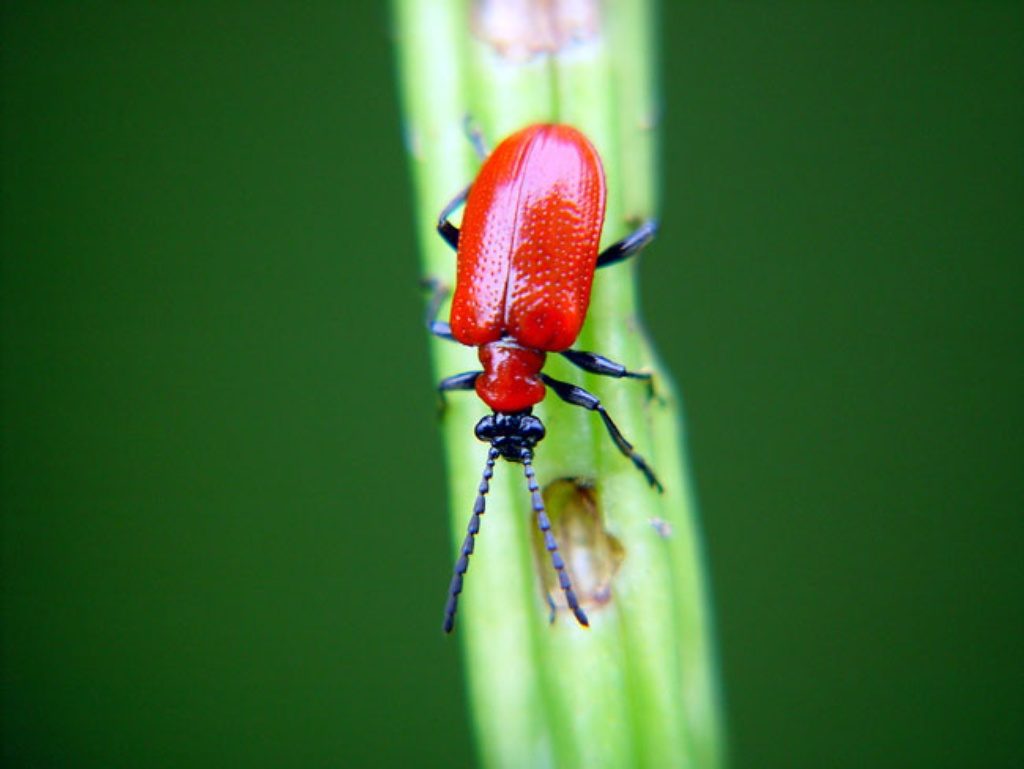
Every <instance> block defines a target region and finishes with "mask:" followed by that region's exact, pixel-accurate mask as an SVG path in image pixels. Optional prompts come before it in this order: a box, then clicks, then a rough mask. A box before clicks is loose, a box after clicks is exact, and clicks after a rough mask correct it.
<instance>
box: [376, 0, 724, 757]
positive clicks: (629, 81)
mask: <svg viewBox="0 0 1024 769" xmlns="http://www.w3.org/2000/svg"><path fill="white" fill-rule="evenodd" d="M563 5H566V4H560V3H558V2H555V3H546V2H534V3H530V2H516V3H512V4H511V7H513V9H514V10H515V11H516V13H514V14H512V15H510V16H501V15H500V11H501V9H502V7H505V8H508V7H509V4H508V3H494V2H488V3H483V2H481V3H476V4H474V5H472V6H471V5H469V4H467V3H466V2H456V1H455V0H393V10H394V21H395V31H396V37H397V54H398V74H399V81H400V87H401V90H402V100H403V106H404V114H405V136H406V140H407V144H408V150H409V155H410V162H411V167H412V178H413V180H414V186H415V195H416V201H417V203H416V211H417V221H416V227H417V233H418V237H419V242H420V251H421V255H422V264H423V269H424V271H425V274H426V275H427V276H430V277H435V278H438V279H440V280H442V281H443V282H445V283H446V284H447V285H449V286H451V285H453V281H454V268H455V256H454V254H453V253H452V252H451V250H450V249H449V248H448V246H447V245H446V244H445V243H444V242H443V241H442V240H441V238H440V237H438V236H437V234H436V232H435V224H436V221H437V214H438V212H439V211H440V210H441V208H442V207H443V206H444V204H445V203H447V202H448V201H449V200H450V199H451V198H452V197H453V196H454V195H455V193H457V192H458V191H459V190H461V189H462V188H463V187H465V185H466V184H467V183H468V182H469V181H471V180H472V178H473V175H474V173H475V171H476V169H477V168H478V166H479V160H478V159H477V158H476V156H475V154H474V151H473V148H472V145H471V143H470V142H469V141H468V140H467V138H466V133H465V127H464V120H465V118H466V117H467V116H469V117H470V118H471V119H472V121H473V123H474V125H476V126H477V127H479V129H480V131H481V132H482V134H483V136H484V137H485V138H486V140H487V141H488V142H490V143H491V144H494V143H496V142H497V141H498V140H500V139H501V138H504V137H505V136H507V135H509V134H510V133H512V132H514V131H515V130H517V129H519V128H521V127H523V126H525V125H528V124H530V123H535V122H560V123H569V124H572V125H574V126H576V127H577V128H579V129H581V130H582V131H583V132H584V133H585V134H586V135H587V136H588V137H589V138H590V139H591V141H593V143H594V144H595V146H596V147H597V148H598V151H599V152H600V154H601V157H602V159H603V161H604V165H605V174H606V177H607V182H608V207H607V213H606V220H605V230H604V235H603V239H602V247H604V246H607V245H608V244H610V243H612V242H614V241H616V240H618V239H620V238H621V237H623V236H624V235H625V234H627V233H628V232H629V231H630V230H631V229H633V228H634V227H635V226H636V225H637V224H638V223H639V222H641V221H644V220H646V219H648V218H651V217H652V216H654V215H655V212H656V201H657V174H656V162H655V158H656V140H657V131H656V124H657V117H658V105H657V99H656V95H655V77H654V61H653V57H654V53H655V51H656V45H655V36H654V17H653V10H652V5H651V3H650V2H648V1H647V0H609V2H606V3H604V4H603V5H602V4H597V3H595V4H594V6H593V8H590V15H587V13H586V12H583V13H582V15H578V16H574V17H569V16H559V13H560V10H559V9H560V8H561V7H562V6H563ZM571 6H572V7H573V8H576V9H580V8H584V9H586V7H587V6H586V4H581V3H572V4H571ZM531 13H534V14H540V16H536V17H531V16H530V14H531ZM530 18H535V19H537V23H535V24H532V25H530V24H524V21H528V20H529V19H530ZM510 19H511V20H512V21H513V22H515V23H508V20H510ZM538 47H539V48H541V49H543V50H534V49H535V48H538ZM670 250H671V245H670V243H658V242H655V243H654V244H653V245H652V246H650V247H649V248H648V250H647V251H645V253H644V254H643V255H642V256H641V258H644V259H664V258H669V257H668V254H669V252H670ZM632 261H635V260H632ZM635 275H636V270H635V264H633V263H631V262H626V263H623V264H620V265H616V266H613V267H609V268H608V269H606V270H601V271H599V272H598V274H597V275H596V277H595V280H594V288H593V294H592V301H591V307H590V313H589V315H588V319H587V322H586V324H585V326H584V329H583V332H582V334H581V336H580V339H579V341H578V342H577V344H576V345H575V347H576V348H578V349H584V350H594V351H598V352H600V353H602V354H604V355H606V356H607V357H610V358H612V359H613V360H616V361H619V362H621V363H623V364H625V365H626V366H627V367H629V368H630V369H642V370H649V371H653V372H654V374H655V383H656V384H655V389H656V396H655V397H654V398H651V397H649V394H648V391H647V389H646V388H645V387H644V386H643V383H642V382H638V381H636V380H629V379H624V380H613V379H609V378H607V377H598V376H594V375H589V374H584V373H582V372H580V371H579V370H578V369H575V368H573V367H572V366H569V365H568V364H566V363H565V362H564V361H562V360H560V359H558V356H554V355H552V356H549V357H548V360H549V365H548V367H547V368H546V370H547V371H548V372H549V373H550V374H551V375H552V376H554V377H556V378H558V379H563V380H567V381H571V382H573V383H575V384H579V385H581V386H583V387H586V388H587V389H588V390H590V391H591V392H592V393H594V394H595V395H597V396H598V397H600V398H601V401H602V403H603V404H604V406H605V408H606V409H607V410H608V412H609V413H610V414H611V415H612V417H613V419H615V421H616V422H617V423H618V425H619V427H620V428H621V429H622V431H623V433H624V434H625V435H626V436H627V438H628V439H629V440H630V441H631V442H632V443H633V444H634V446H636V448H637V449H638V450H639V451H640V452H641V454H643V455H644V456H645V457H646V458H647V459H648V461H649V462H650V464H651V465H652V466H653V467H654V468H655V470H656V471H657V472H658V474H659V476H660V478H661V481H662V483H663V484H664V487H665V492H664V494H658V493H657V492H656V491H655V490H653V489H652V488H650V487H649V486H648V485H647V483H646V482H645V480H644V478H643V477H642V475H641V474H640V473H638V472H637V471H636V469H635V468H634V467H633V466H632V464H631V463H630V462H629V461H628V460H627V459H625V458H624V457H623V456H622V455H621V454H620V453H619V451H618V450H617V448H616V447H615V445H614V444H613V443H612V442H611V440H609V438H608V435H607V433H606V432H605V430H604V427H603V425H602V424H601V422H600V420H599V419H598V418H597V416H596V415H595V414H593V413H591V412H588V411H585V410H583V409H579V408H573V407H571V406H568V405H567V404H564V403H561V402H560V401H558V400H557V399H556V398H548V399H547V400H546V401H545V402H543V403H542V404H540V405H539V406H538V408H537V409H536V413H537V415H538V416H540V417H541V419H542V420H543V421H544V423H545V425H546V426H547V428H548V434H547V437H546V438H545V440H544V441H543V442H542V443H541V444H539V445H538V447H537V456H536V460H535V469H536V471H537V477H538V481H539V482H540V484H541V486H542V487H547V488H548V490H549V491H551V490H552V489H554V488H555V482H556V481H558V480H559V479H566V478H570V479H574V481H573V482H572V483H573V484H575V485H572V486H570V487H568V488H569V489H570V491H569V492H568V494H567V495H566V494H563V495H562V497H565V498H566V499H568V500H569V502H567V503H565V504H564V505H563V504H562V503H561V502H559V501H558V500H559V499H561V498H562V497H559V496H558V495H555V494H554V493H553V492H552V493H551V495H550V496H547V495H546V498H547V499H548V507H549V513H550V514H551V516H552V518H553V520H554V523H555V533H556V535H559V532H561V535H560V538H562V539H563V541H561V543H560V544H561V545H562V549H563V551H565V552H566V555H567V561H568V562H569V563H570V568H573V566H575V567H576V572H575V574H574V580H575V581H577V582H582V583H584V584H585V583H586V581H587V578H588V577H593V578H594V579H595V580H597V577H595V576H594V575H596V574H598V573H599V572H600V574H604V573H605V572H614V574H613V576H611V577H609V578H608V579H607V580H606V581H607V584H604V583H602V586H601V591H600V592H595V593H593V594H592V595H590V600H589V603H588V604H587V605H586V606H585V608H586V609H587V612H588V614H589V616H590V619H591V627H590V628H589V629H587V628H582V627H580V626H578V625H577V624H576V622H575V620H574V619H573V617H572V615H571V613H569V612H567V611H565V610H563V609H561V608H560V609H559V610H558V611H557V612H556V617H555V621H554V622H553V623H550V624H549V622H548V607H547V605H546V604H545V598H544V593H545V586H546V585H547V584H548V583H546V582H545V580H546V579H549V578H550V574H549V573H548V572H547V571H546V570H545V569H546V565H545V564H544V562H543V560H541V559H538V558H537V557H536V554H535V548H534V536H535V534H534V522H533V521H532V519H531V512H530V504H529V496H528V494H527V493H526V491H525V486H524V481H523V477H522V468H521V467H518V466H515V465H511V464H509V463H506V462H503V461H500V462H499V463H498V465H497V466H496V468H495V475H494V479H493V481H492V483H491V492H490V495H489V496H488V498H487V512H486V514H485V515H484V516H483V520H482V528H481V532H480V535H479V537H478V542H477V544H478V546H477V550H476V553H475V554H474V556H473V557H472V559H471V561H470V569H469V573H468V574H467V581H466V588H465V591H464V593H463V595H462V598H461V603H460V608H459V615H458V619H457V625H456V634H457V635H458V636H459V637H460V640H461V643H462V648H463V652H464V658H465V670H466V675H467V681H468V686H469V690H470V700H471V708H472V717H473V721H474V726H475V732H476V735H477V741H478V752H479V755H480V758H481V763H482V764H483V765H484V766H487V767H495V768H497V767H559V768H560V769H561V768H569V767H587V769H595V768H599V767H609V769H624V768H626V767H657V769H665V768H666V767H697V768H698V769H706V768H707V769H714V768H715V767H719V766H722V764H723V747H722V737H721V731H722V730H721V718H720V706H719V696H718V691H717V683H716V671H715V658H714V652H713V648H712V629H711V616H710V612H709V610H708V600H707V597H708V586H707V580H706V576H705V573H704V569H703V564H702V555H701V546H700V538H699V533H698V529H697V515H696V506H695V504H694V495H693V490H692V485H691V482H690V478H689V475H688V470H687V462H686V457H685V454H684V443H683V440H682V428H681V424H682V421H681V415H680V401H679V398H678V396H677V394H676V390H675V388H674V386H673V384H672V382H671V379H670V378H669V376H668V375H667V373H666V372H665V371H664V370H663V368H662V367H661V365H660V364H659V362H658V360H657V358H656V356H655V353H654V351H653V349H652V347H651V344H650V342H649V340H648V339H647V338H646V336H645V334H644V331H643V328H642V325H641V323H640V320H639V316H638V313H637V305H636V284H635ZM430 344H431V352H432V356H433V360H434V365H435V373H436V375H437V376H438V378H440V377H441V376H445V375H448V374H452V373H457V372H461V371H468V370H472V369H476V368H479V364H478V362H477V360H476V356H475V351H474V350H471V349H467V348H464V347H461V346H459V345H457V344H453V343H450V342H445V341H443V340H433V341H431V343H430ZM448 404H449V405H448V408H447V410H446V412H445V415H444V419H443V424H442V431H443V434H444V443H445V458H446V461H447V466H448V470H449V473H448V477H449V484H450V486H449V489H450V491H449V502H450V505H451V508H450V521H451V526H452V541H453V543H454V547H455V548H458V546H459V545H460V544H461V541H462V538H463V536H464V533H465V527H466V522H467V521H468V519H469V515H470V512H471V510H472V505H473V501H474V497H475V495H476V489H477V484H478V483H479V479H480V472H481V470H482V469H483V465H484V460H485V458H486V451H487V447H486V446H485V445H484V444H482V443H480V442H479V441H477V440H476V439H475V437H474V434H473V426H474V424H475V422H476V420H477V419H479V417H481V416H483V415H484V414H485V413H486V407H484V406H482V404H481V403H480V402H479V400H477V399H476V398H475V397H473V396H472V395H471V394H465V395H460V394H458V393H456V394H454V395H453V396H452V397H450V398H448ZM560 488H562V489H563V490H564V489H565V488H567V487H565V486H562V487H560ZM573 489H575V490H576V491H573ZM573 500H575V502H574V501H573ZM576 503H579V504H580V505H583V507H585V508H586V510H587V511H588V512H587V513H586V514H585V515H584V514H579V515H578V516H577V514H576V513H574V512H573V510H576V509H577V507H578V506H577V507H573V505H574V504H576ZM584 503H586V504H584ZM583 507H581V508H579V509H583ZM574 516H577V517H574ZM588 516H590V517H588ZM595 516H596V517H595ZM574 522H575V523H574ZM573 525H576V529H573V528H572V526H573ZM573 531H575V532H577V534H579V537H578V538H577V539H578V541H577V539H573V537H574V536H575V535H573V534H572V532H573ZM588 538H589V539H588ZM595 542H600V543H602V544H601V546H600V547H598V545H596V544H595ZM609 543H611V544H609ZM609 553H615V554H617V555H615V556H612V555H609ZM619 559H620V560H619ZM594 564H598V565H599V566H600V567H601V568H600V569H598V568H597V567H595V566H594ZM548 592H549V595H551V597H552V598H554V599H556V600H557V599H559V598H560V596H559V595H557V592H558V591H557V590H555V591H548ZM441 596H442V591H441V587H440V586H439V590H438V598H439V601H438V609H439V611H440V609H441V606H442V604H441V601H440V598H441ZM439 619H440V614H439Z"/></svg>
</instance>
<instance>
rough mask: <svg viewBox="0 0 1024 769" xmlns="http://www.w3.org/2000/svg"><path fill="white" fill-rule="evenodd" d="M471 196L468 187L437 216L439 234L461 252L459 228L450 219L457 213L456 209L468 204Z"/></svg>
mask: <svg viewBox="0 0 1024 769" xmlns="http://www.w3.org/2000/svg"><path fill="white" fill-rule="evenodd" d="M468 195H469V187H466V188H465V189H463V190H462V191H460V192H459V194H458V195H456V196H455V197H454V198H452V199H451V201H449V203H448V205H446V206H445V207H444V208H442V209H441V213H440V214H438V216H437V232H438V234H439V235H440V236H441V237H442V238H444V242H445V243H447V244H448V245H449V246H451V247H452V249H454V250H455V251H458V250H459V228H458V227H456V226H455V225H454V224H452V223H451V222H450V221H449V219H448V217H450V216H451V215H452V214H453V213H455V209H457V208H458V207H459V206H461V205H462V204H463V203H465V202H466V197H467V196H468Z"/></svg>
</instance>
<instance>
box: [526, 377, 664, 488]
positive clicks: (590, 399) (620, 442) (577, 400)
mask: <svg viewBox="0 0 1024 769" xmlns="http://www.w3.org/2000/svg"><path fill="white" fill-rule="evenodd" d="M540 378H541V379H542V380H543V382H544V384H546V385H547V386H548V387H550V388H551V389H552V390H554V391H555V395H557V396H558V397H559V398H561V399H562V400H563V401H565V402H566V403H569V404H572V405H573V406H582V407H583V408H585V409H589V410H590V411H596V412H597V413H598V414H600V415H601V419H602V421H603V422H604V426H605V428H607V430H608V434H609V435H610V436H611V437H612V440H613V441H615V445H616V446H618V448H619V451H621V452H622V453H623V454H624V455H625V456H627V457H629V459H630V461H632V463H633V464H634V465H636V468H637V469H638V470H639V471H640V472H641V473H643V474H644V477H645V478H646V479H647V482H648V483H649V484H651V485H652V486H653V487H654V488H656V489H657V490H658V491H659V492H664V490H665V488H664V487H663V486H662V485H661V481H659V480H658V477H657V476H656V475H655V474H654V471H653V470H652V469H651V467H650V465H648V464H647V461H646V460H645V459H644V458H643V457H642V456H640V455H639V454H638V453H637V452H636V450H635V449H634V448H633V444H631V443H630V442H629V441H627V440H626V438H625V436H623V434H622V433H621V432H620V431H619V428H618V427H616V426H615V423H614V422H613V421H612V418H611V417H610V416H608V412H607V411H605V409H604V406H602V405H601V400H600V399H599V398H598V397H597V396H596V395H594V394H593V393H589V392H587V391H586V390H584V389H583V388H582V387H577V386H576V385H574V384H569V383H568V382H562V381H560V380H558V379H553V378H552V377H549V376H548V375H547V374H543V373H542V374H541V375H540Z"/></svg>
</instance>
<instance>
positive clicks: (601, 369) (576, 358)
mask: <svg viewBox="0 0 1024 769" xmlns="http://www.w3.org/2000/svg"><path fill="white" fill-rule="evenodd" d="M559 354H560V355H561V356H562V357H563V358H565V359H566V360H567V361H569V362H570V363H571V364H572V365H574V366H579V367H580V368H581V369H583V370H584V371H589V372H590V373H591V374H599V375H601V376H610V377H615V378H616V379H622V378H623V377H628V378H629V379H642V380H643V381H644V382H646V383H647V397H648V398H653V397H654V376H653V374H651V372H649V371H630V370H629V369H627V368H626V367H625V366H623V365H622V364H621V363H616V362H615V361H613V360H611V359H610V358H606V357H604V356H603V355H598V354H597V353H596V352H584V351H583V350H562V352H561V353H559Z"/></svg>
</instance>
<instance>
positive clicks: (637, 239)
mask: <svg viewBox="0 0 1024 769" xmlns="http://www.w3.org/2000/svg"><path fill="white" fill-rule="evenodd" d="M657 234H658V223H657V222H656V221H655V220H654V219H648V220H647V221H646V222H644V223H643V224H641V225H640V226H639V227H637V228H636V229H635V230H633V232H631V233H629V235H627V236H626V237H624V238H623V239H622V240H620V241H618V242H617V243H612V244H611V245H610V246H608V248H606V249H605V250H604V251H602V252H601V253H600V254H599V255H598V257H597V264H596V265H595V267H594V269H597V270H599V269H601V268H602V267H607V266H608V265H610V264H618V263H619V262H622V261H625V260H626V259H629V258H630V257H631V256H636V255H637V254H639V253H640V252H641V251H643V249H644V248H645V247H646V246H647V244H648V243H650V242H651V241H652V240H654V236H655V235H657Z"/></svg>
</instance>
